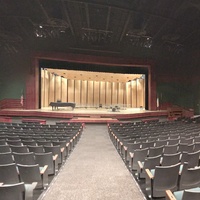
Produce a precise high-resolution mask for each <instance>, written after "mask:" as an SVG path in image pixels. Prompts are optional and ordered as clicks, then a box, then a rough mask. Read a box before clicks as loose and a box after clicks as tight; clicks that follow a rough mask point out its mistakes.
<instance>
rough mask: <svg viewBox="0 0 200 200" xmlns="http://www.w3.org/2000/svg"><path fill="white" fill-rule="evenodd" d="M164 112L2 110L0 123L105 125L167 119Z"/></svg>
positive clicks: (63, 109) (49, 109) (130, 109)
mask: <svg viewBox="0 0 200 200" xmlns="http://www.w3.org/2000/svg"><path fill="white" fill-rule="evenodd" d="M167 115H168V113H167V111H166V110H157V111H150V110H144V109H139V108H126V109H124V108H123V109H119V110H116V111H113V110H112V109H105V108H75V109H74V110H72V109H71V108H70V107H66V108H59V109H58V110H52V108H51V107H46V108H42V109H34V110H26V109H2V110H0V121H9V120H12V117H21V118H22V119H44V118H54V119H57V120H59V121H73V122H74V121H83V122H88V123H89V122H91V123H105V122H112V121H113V122H117V121H125V120H126V121H128V120H133V119H144V118H160V117H167Z"/></svg>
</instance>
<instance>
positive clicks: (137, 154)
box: [132, 148, 148, 170]
mask: <svg viewBox="0 0 200 200" xmlns="http://www.w3.org/2000/svg"><path fill="white" fill-rule="evenodd" d="M147 155H148V148H146V149H138V150H135V151H134V155H133V162H132V169H133V170H137V169H138V161H141V162H143V161H144V160H145V158H146V157H147Z"/></svg>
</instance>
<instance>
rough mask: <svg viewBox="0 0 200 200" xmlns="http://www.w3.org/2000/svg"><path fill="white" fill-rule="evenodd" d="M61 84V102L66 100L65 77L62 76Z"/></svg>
mask: <svg viewBox="0 0 200 200" xmlns="http://www.w3.org/2000/svg"><path fill="white" fill-rule="evenodd" d="M61 84H62V94H61V100H62V101H63V102H67V79H66V78H62V79H61Z"/></svg>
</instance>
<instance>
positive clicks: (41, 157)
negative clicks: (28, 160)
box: [35, 152, 55, 174]
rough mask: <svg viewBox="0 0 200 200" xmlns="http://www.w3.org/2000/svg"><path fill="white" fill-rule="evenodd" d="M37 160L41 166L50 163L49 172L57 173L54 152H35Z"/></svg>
mask: <svg viewBox="0 0 200 200" xmlns="http://www.w3.org/2000/svg"><path fill="white" fill-rule="evenodd" d="M35 162H36V163H37V164H39V166H40V167H44V166H45V165H48V168H47V170H48V174H55V166H54V162H53V154H52V152H47V153H35Z"/></svg>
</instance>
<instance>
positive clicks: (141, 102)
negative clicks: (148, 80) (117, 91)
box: [138, 79, 144, 108]
mask: <svg viewBox="0 0 200 200" xmlns="http://www.w3.org/2000/svg"><path fill="white" fill-rule="evenodd" d="M140 107H142V108H144V80H143V79H138V108H140Z"/></svg>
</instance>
